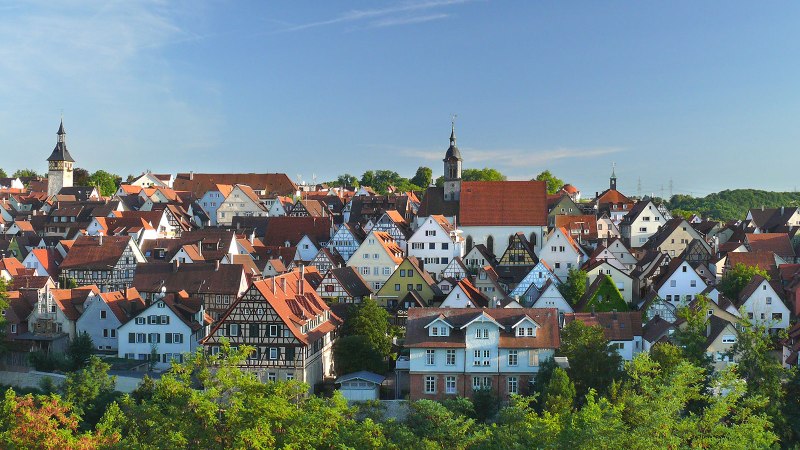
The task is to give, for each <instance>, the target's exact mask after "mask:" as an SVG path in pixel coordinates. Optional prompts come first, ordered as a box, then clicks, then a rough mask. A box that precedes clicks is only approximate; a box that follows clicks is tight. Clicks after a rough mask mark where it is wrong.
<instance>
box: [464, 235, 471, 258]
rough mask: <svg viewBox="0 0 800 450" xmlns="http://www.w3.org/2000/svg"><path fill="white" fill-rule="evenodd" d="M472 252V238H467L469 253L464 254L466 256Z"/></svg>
mask: <svg viewBox="0 0 800 450" xmlns="http://www.w3.org/2000/svg"><path fill="white" fill-rule="evenodd" d="M470 250H472V236H467V251H466V253H464V254H465V255H466V254H467V253H469V251H470Z"/></svg>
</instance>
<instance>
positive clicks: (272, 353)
mask: <svg viewBox="0 0 800 450" xmlns="http://www.w3.org/2000/svg"><path fill="white" fill-rule="evenodd" d="M269 359H278V347H270V348H269Z"/></svg>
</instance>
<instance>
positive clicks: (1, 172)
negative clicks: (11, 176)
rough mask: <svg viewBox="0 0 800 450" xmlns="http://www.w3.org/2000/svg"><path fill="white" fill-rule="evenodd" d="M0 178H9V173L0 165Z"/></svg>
mask: <svg viewBox="0 0 800 450" xmlns="http://www.w3.org/2000/svg"><path fill="white" fill-rule="evenodd" d="M0 178H8V174H7V173H6V171H5V170H3V168H2V167H0Z"/></svg>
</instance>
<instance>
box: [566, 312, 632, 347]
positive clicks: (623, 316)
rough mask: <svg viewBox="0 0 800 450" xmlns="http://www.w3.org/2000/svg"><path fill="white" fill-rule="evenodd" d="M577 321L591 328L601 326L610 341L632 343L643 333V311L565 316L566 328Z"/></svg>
mask: <svg viewBox="0 0 800 450" xmlns="http://www.w3.org/2000/svg"><path fill="white" fill-rule="evenodd" d="M575 320H578V321H581V322H583V324H584V325H587V326H590V327H593V326H599V327H600V328H602V329H603V334H604V335H605V337H606V339H608V340H609V341H631V340H633V338H634V337H635V336H641V335H642V332H643V330H642V312H641V311H630V312H597V313H568V314H564V326H566V325H568V324H569V323H570V322H573V321H575Z"/></svg>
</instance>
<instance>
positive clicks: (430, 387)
mask: <svg viewBox="0 0 800 450" xmlns="http://www.w3.org/2000/svg"><path fill="white" fill-rule="evenodd" d="M425 393H426V394H435V393H436V377H433V376H427V377H425Z"/></svg>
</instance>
